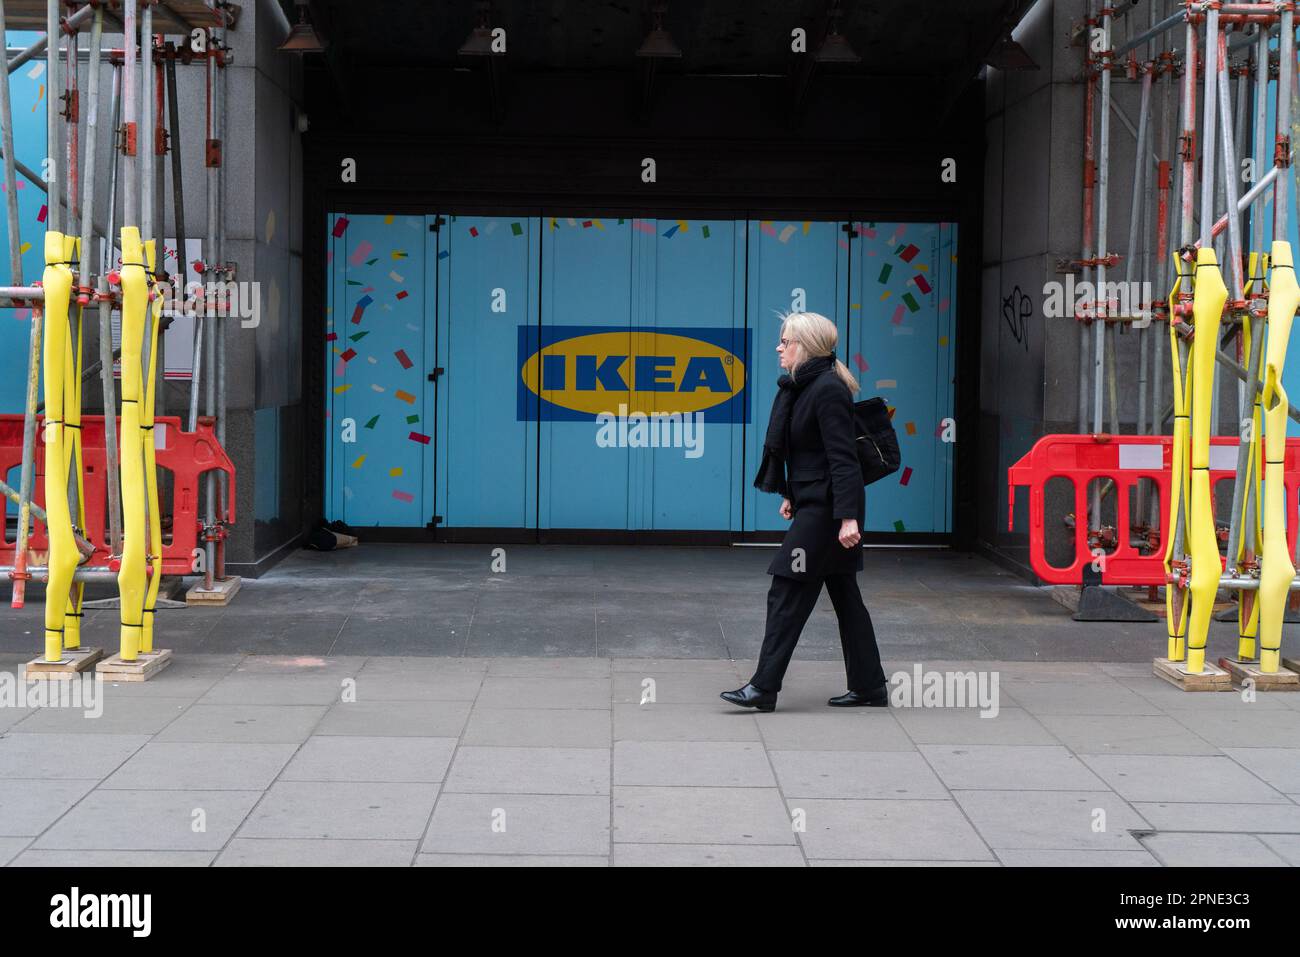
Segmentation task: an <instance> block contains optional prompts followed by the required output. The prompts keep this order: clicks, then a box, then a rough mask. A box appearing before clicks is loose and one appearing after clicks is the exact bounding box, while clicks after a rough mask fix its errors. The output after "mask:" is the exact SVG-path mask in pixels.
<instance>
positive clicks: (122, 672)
mask: <svg viewBox="0 0 1300 957" xmlns="http://www.w3.org/2000/svg"><path fill="white" fill-rule="evenodd" d="M171 663H172V653H171V651H170V650H169V649H166V648H160V649H158V650H157V651H153V652H150V653H149V654H145V653H144V652H141V653H140V655H139V657H137V658H136V659H135V661H123V660H122V656H121V655H120V654H116V655H114V656H113V657H112V658H105V659H104V660H103V661H101V662H100V663H99V667H98V668H96V669H95V670H96V671H97V672H98V673H99V674H101V675H103V676H104V680H105V681H148V680H149V679H150V678H152V677H153V676H154V675H156V674H157V673H158V672H160V671H162V670H163V669H164V668H166V667H167V666H168V665H169V664H171Z"/></svg>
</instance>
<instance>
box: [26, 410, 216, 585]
mask: <svg viewBox="0 0 1300 957" xmlns="http://www.w3.org/2000/svg"><path fill="white" fill-rule="evenodd" d="M37 422H38V425H37V432H36V435H37V442H36V479H35V482H34V484H33V497H34V498H35V500H36V504H38V505H40V506H41V507H42V508H43V507H44V506H45V493H44V488H45V482H44V480H43V478H42V476H43V475H44V474H45V446H44V444H43V443H42V442H41V441H40V435H41V429H42V428H43V420H42V419H40V418H38V419H37ZM118 428H119V434H120V428H121V423H120V421H119V423H118ZM81 443H82V461H83V463H84V466H85V495H86V526H87V527H86V528H85V529H83V530H82V535H83V536H84V537H85V538H86V539H87V540H88V541H89V542H90V543H91V544H92V545H94V546H95V553H94V554H93V555H92V556H91V557H90V560H89V561H87V562H86V563H85V564H84V565H82V566H81V567H90V568H108V569H116V568H117V563H116V562H115V561H110V559H111V558H112V556H111V555H110V553H109V552H110V549H109V544H108V541H107V539H108V532H107V529H106V525H107V522H108V516H107V511H108V486H107V484H106V476H107V462H106V456H105V453H104V417H103V416H101V415H85V416H82V418H81ZM154 443H155V447H156V449H157V461H158V467H159V468H160V469H167V470H169V471H170V472H171V473H172V509H171V516H172V526H171V534H172V540H171V542H170V543H167V541H166V537H165V535H164V539H163V561H162V572H163V574H164V575H192V574H193V573H194V572H193V563H194V549H195V548H197V547H198V542H199V535H200V533H201V531H202V528H203V522H202V521H201V520H200V518H199V482H200V478H201V477H202V476H203V474H204V473H205V472H210V471H212V470H214V469H215V470H217V471H221V472H225V473H226V476H227V482H228V483H229V486H228V487H229V493H228V494H227V496H226V523H227V524H228V525H229V524H234V521H235V466H234V464H233V463H232V462H231V461H230V458H229V457H228V456H227V455H226V450H225V449H223V448H222V447H221V444H220V443H219V442H218V441H217V435H216V432H215V430H214V429H213V427H212V420H211V419H204V418H201V419H199V422H198V430H197V431H195V432H185V431H182V429H181V420H180V418H179V417H178V416H174V415H164V416H158V418H157V419H156V420H155V423H154ZM118 455H119V456H120V455H121V446H120V445H119V447H118ZM22 461H23V417H22V416H21V415H0V475H10V474H11V470H14V469H18V468H20V467H21V466H22ZM6 481H8V482H9V484H10V485H12V486H13V487H14V488H17V487H18V482H17V479H16V475H15V476H14V477H13V478H12V479H6ZM9 504H10V505H12V503H9ZM166 515H167V512H166V509H164V510H163V516H164V519H165V518H166ZM218 517H220V516H218ZM32 524H33V526H34V528H33V531H32V535H31V537H30V538H29V539H28V548H29V549H32V550H35V551H45V550H47V549H48V548H49V540H48V538H47V537H46V533H45V525H44V523H42V522H39V521H37V520H36V517H35V516H32ZM163 527H164V529H166V525H164V526H163ZM7 534H8V529H7V528H6V529H5V530H4V537H0V565H9V566H12V565H13V564H14V552H15V550H16V543H15V542H14V541H12V540H10V539H8V537H7Z"/></svg>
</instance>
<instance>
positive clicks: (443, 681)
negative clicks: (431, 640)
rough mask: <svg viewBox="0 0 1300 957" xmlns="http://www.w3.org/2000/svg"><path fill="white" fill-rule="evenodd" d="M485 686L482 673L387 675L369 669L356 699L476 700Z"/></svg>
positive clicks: (362, 676)
mask: <svg viewBox="0 0 1300 957" xmlns="http://www.w3.org/2000/svg"><path fill="white" fill-rule="evenodd" d="M482 684H483V674H482V673H481V672H476V671H471V672H466V673H464V674H438V673H436V672H423V673H422V672H408V673H406V674H386V673H384V672H382V671H371V670H369V669H366V670H364V671H362V672H361V674H360V675H358V676H357V679H356V689H355V691H356V700H357V701H364V702H371V701H473V700H474V699H475V698H477V697H478V693H479V688H480V687H481V686H482Z"/></svg>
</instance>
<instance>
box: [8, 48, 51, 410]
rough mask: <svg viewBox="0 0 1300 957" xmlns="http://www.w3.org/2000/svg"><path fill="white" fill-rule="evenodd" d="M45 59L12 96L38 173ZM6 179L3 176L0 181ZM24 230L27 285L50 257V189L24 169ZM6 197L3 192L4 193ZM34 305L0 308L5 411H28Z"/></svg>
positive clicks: (29, 67) (23, 157) (22, 146)
mask: <svg viewBox="0 0 1300 957" xmlns="http://www.w3.org/2000/svg"><path fill="white" fill-rule="evenodd" d="M42 36H43V34H41V33H34V32H27V31H19V32H12V33H9V34H8V35H7V37H6V39H7V42H8V43H9V45H10V46H11V47H25V46H28V45H30V44H31V43H34V42H35V41H36V40H38V39H40V38H41V37H42ZM45 92H46V91H45V62H44V61H43V60H41V61H36V62H28V63H26V64H24V65H23V66H22V67H20V68H19V69H18V70H16V71H15V72H14V73H11V74H10V75H9V96H10V98H11V104H12V108H13V118H14V152H15V153H16V154H17V156H18V160H19V161H20V162H22V163H25V164H26V165H27V167H28V168H29V169H32V170H35V171H36V172H37V173H39V172H40V171H41V163H42V161H43V160H44V158H45ZM2 185H3V180H2V179H0V186H2ZM17 192H18V229H19V233H20V238H21V240H22V243H23V244H24V246H25V247H26V251H25V252H24V253H23V257H22V258H23V276H22V281H23V283H24V284H30V283H32V282H34V281H36V280H38V279H40V278H41V271H42V270H43V269H44V266H45V260H44V254H43V245H42V244H43V243H44V241H45V224H44V223H43V222H42V221H41V219H42V214H41V210H42V208H43V207H44V206H45V193H43V192H42V191H41V190H39V189H37V188H36V187H35V186H34V185H32V184H31V183H29V182H27V180H26V179H24V178H23V176H22V174H21V173H20V174H18V190H17ZM0 198H2V197H0ZM0 239H2V241H3V245H2V246H0V249H2V250H4V254H3V255H2V256H0V276H3V277H4V284H5V285H8V284H9V283H10V281H11V277H10V275H9V254H8V249H9V222H8V218H7V217H6V216H5V215H4V213H3V210H0ZM30 321H31V310H29V309H0V323H3V324H4V327H5V328H4V334H3V335H2V336H0V342H3V343H4V347H3V348H0V412H8V413H17V412H22V411H23V400H24V397H25V395H26V386H27V358H28V356H27V342H28V337H29V331H28V330H29V329H30Z"/></svg>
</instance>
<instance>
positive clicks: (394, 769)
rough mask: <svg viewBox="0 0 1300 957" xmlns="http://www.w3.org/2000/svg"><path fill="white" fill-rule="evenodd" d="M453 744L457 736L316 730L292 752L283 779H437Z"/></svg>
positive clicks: (444, 770)
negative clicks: (371, 733)
mask: <svg viewBox="0 0 1300 957" xmlns="http://www.w3.org/2000/svg"><path fill="white" fill-rule="evenodd" d="M455 750H456V739H455V738H414V737H403V736H395V737H366V736H364V735H351V734H339V735H314V736H312V737H310V738H308V739H307V741H306V743H304V744H303V746H302V747H301V748H300V749H299V750H298V753H297V754H295V755H293V760H292V761H290V762H289V765H288V767H286V768H285V769H284V771H283V772H282V773H281V774H280V779H281V780H283V781H378V782H383V783H389V784H437V783H439V782H441V781H442V780H443V777H444V776H445V775H446V773H447V766H448V765H449V764H451V756H452V752H453V751H455Z"/></svg>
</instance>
